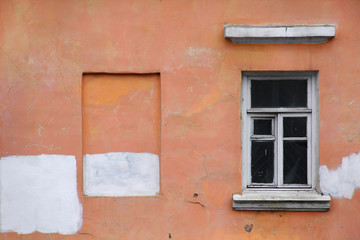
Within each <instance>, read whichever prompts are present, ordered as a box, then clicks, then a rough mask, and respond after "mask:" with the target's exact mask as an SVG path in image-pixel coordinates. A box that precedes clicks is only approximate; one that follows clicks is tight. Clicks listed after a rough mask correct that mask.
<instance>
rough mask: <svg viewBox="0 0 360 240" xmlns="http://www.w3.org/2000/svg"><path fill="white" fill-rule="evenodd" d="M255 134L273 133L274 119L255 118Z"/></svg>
mask: <svg viewBox="0 0 360 240" xmlns="http://www.w3.org/2000/svg"><path fill="white" fill-rule="evenodd" d="M254 135H272V120H271V119H254Z"/></svg>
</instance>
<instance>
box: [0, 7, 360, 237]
mask: <svg viewBox="0 0 360 240" xmlns="http://www.w3.org/2000/svg"><path fill="white" fill-rule="evenodd" d="M359 22H360V1H358V0H345V1H343V0H319V1H313V0H303V1H288V0H272V1H269V0H256V1H254V0H241V1H234V0H221V1H219V0H208V1H204V0H193V1H191V0H178V1H174V0H134V1H115V0H106V1H105V0H102V1H101V0H77V1H71V0H62V1H56V0H33V1H30V0H26V1H25V0H18V1H15V0H3V1H1V2H0V46H1V49H0V52H1V54H0V81H1V84H0V127H1V135H0V154H1V156H2V157H4V156H12V155H40V154H61V155H73V156H75V157H76V166H77V192H78V197H79V199H80V202H81V204H82V207H83V224H82V227H81V229H80V230H79V231H78V232H77V233H76V234H73V235H62V234H58V233H48V234H45V233H39V232H35V233H31V234H21V235H20V234H17V233H13V232H10V233H0V239H9V240H10V239H11V240H12V239H24V240H25V239H26V240H30V239H32V240H35V239H36V240H42V239H51V240H55V239H74V240H76V239H94V240H95V239H96V240H101V239H139V240H141V239H149V240H150V239H151V240H153V239H154V240H155V239H156V240H161V239H162V240H165V239H181V240H187V239H188V240H193V239H207V240H220V239H226V240H235V239H236V240H238V239H360V217H359V216H360V191H359V190H355V193H354V195H353V197H352V198H351V199H347V198H333V199H332V200H331V207H330V210H329V211H328V212H270V211H234V210H232V194H233V193H239V192H241V138H240V135H241V132H240V130H241V129H240V86H241V71H244V70H318V71H319V155H320V158H319V162H320V163H319V164H320V165H326V166H327V167H328V168H330V169H335V168H337V167H338V166H339V165H341V159H342V157H344V156H347V155H349V154H351V153H358V152H359V150H360V94H359V89H360V67H359V66H360V57H359V56H360V26H359ZM224 24H334V25H335V26H336V35H335V38H334V39H332V40H330V41H329V42H327V43H323V44H313V45H308V44H302V45H300V44H234V43H231V42H230V41H229V40H225V39H224V30H223V25H224ZM93 73H97V74H93ZM106 73H109V74H106ZM133 108H136V109H138V111H133ZM101 116H103V118H102V117H101ZM119 126H120V128H119ZM119 129H121V130H119ZM102 136H105V137H106V141H104V137H102ZM111 137H113V138H111ZM112 151H113V152H114V151H123V152H125V151H130V152H149V153H154V154H158V155H159V158H160V193H159V194H158V195H156V196H147V197H89V196H85V195H84V193H83V168H82V167H83V154H87V153H90V154H95V153H104V152H112ZM0 191H1V189H0ZM0 224H1V223H0ZM246 225H247V226H250V225H252V226H253V228H252V231H250V232H248V231H246V230H245V226H246Z"/></svg>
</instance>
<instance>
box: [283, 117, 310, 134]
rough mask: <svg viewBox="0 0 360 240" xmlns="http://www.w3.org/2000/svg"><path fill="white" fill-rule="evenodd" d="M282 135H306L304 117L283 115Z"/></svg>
mask: <svg viewBox="0 0 360 240" xmlns="http://www.w3.org/2000/svg"><path fill="white" fill-rule="evenodd" d="M284 137H306V117H284Z"/></svg>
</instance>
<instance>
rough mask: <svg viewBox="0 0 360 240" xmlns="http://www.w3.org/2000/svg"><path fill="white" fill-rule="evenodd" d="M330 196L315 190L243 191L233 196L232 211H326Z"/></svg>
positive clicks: (328, 207)
mask: <svg viewBox="0 0 360 240" xmlns="http://www.w3.org/2000/svg"><path fill="white" fill-rule="evenodd" d="M330 199H331V198H330V196H327V195H321V194H320V193H318V192H316V191H315V190H282V191H274V190H252V189H251V190H245V191H243V193H242V194H233V209H234V210H265V211H328V210H329V209H330Z"/></svg>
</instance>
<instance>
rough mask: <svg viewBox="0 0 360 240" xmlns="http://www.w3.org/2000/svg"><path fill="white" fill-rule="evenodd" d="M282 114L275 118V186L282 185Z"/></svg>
mask: <svg viewBox="0 0 360 240" xmlns="http://www.w3.org/2000/svg"><path fill="white" fill-rule="evenodd" d="M282 125H283V114H281V113H279V114H278V116H277V140H276V143H277V144H276V145H277V158H275V161H276V164H277V185H279V186H281V185H283V182H284V180H283V174H282V173H283V168H284V166H283V127H282Z"/></svg>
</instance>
